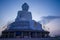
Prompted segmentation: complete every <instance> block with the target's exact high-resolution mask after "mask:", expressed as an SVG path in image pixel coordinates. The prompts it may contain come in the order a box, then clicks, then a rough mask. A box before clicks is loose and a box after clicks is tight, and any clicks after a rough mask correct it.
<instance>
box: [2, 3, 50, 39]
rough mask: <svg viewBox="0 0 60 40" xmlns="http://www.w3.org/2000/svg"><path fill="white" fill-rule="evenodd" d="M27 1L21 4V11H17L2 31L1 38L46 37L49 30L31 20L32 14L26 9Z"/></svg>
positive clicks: (27, 7)
mask: <svg viewBox="0 0 60 40" xmlns="http://www.w3.org/2000/svg"><path fill="white" fill-rule="evenodd" d="M28 9H29V6H28V4H27V3H24V4H23V5H22V11H18V15H17V17H16V19H15V22H13V23H11V24H9V25H8V28H7V29H6V30H4V31H3V32H2V36H1V37H2V38H16V37H19V38H24V37H28V38H29V37H31V38H40V37H42V38H43V37H48V34H49V32H48V31H44V30H43V29H42V25H41V24H40V23H38V22H36V21H34V20H32V14H31V12H29V11H28Z"/></svg>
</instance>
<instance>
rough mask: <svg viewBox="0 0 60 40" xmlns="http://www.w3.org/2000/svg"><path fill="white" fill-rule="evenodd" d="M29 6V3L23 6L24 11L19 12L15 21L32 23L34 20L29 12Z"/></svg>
mask: <svg viewBox="0 0 60 40" xmlns="http://www.w3.org/2000/svg"><path fill="white" fill-rule="evenodd" d="M28 9H29V6H28V4H27V3H24V4H23V5H22V11H18V15H17V18H16V20H15V21H21V20H23V21H24V20H25V21H30V20H32V15H31V12H28Z"/></svg>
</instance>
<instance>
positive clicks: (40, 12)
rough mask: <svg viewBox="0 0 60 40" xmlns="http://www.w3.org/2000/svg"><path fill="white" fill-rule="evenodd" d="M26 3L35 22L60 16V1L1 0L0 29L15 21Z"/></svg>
mask: <svg viewBox="0 0 60 40" xmlns="http://www.w3.org/2000/svg"><path fill="white" fill-rule="evenodd" d="M25 2H26V3H27V4H28V5H29V11H30V12H31V13H32V18H33V20H35V21H39V20H41V17H43V16H60V0H0V27H1V26H3V25H5V24H7V23H8V22H9V21H13V20H15V18H16V16H17V12H18V11H19V10H22V9H21V6H22V4H23V3H25Z"/></svg>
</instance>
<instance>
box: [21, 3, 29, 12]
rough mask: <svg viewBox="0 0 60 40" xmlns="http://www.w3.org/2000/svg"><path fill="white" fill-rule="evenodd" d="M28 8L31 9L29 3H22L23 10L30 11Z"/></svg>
mask: <svg viewBox="0 0 60 40" xmlns="http://www.w3.org/2000/svg"><path fill="white" fill-rule="evenodd" d="M28 9H29V6H28V4H27V3H24V4H23V5H22V10H23V11H28Z"/></svg>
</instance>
